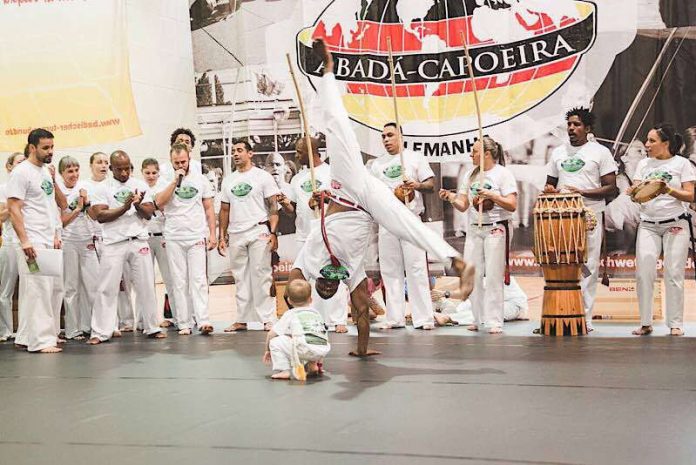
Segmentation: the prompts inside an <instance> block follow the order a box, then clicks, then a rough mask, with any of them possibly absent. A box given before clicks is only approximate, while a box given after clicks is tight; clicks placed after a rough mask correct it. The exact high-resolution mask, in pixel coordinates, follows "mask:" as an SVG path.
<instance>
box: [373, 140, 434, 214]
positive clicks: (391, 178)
mask: <svg viewBox="0 0 696 465" xmlns="http://www.w3.org/2000/svg"><path fill="white" fill-rule="evenodd" d="M404 167H405V170H406V177H407V178H408V179H412V180H414V181H418V182H423V181H425V180H426V179H430V178H432V177H435V173H433V170H432V168H430V165H429V164H428V162H427V161H426V159H425V157H424V156H423V155H421V154H420V153H416V152H414V151H413V150H409V149H405V150H404ZM370 171H371V173H372V175H373V176H375V177H376V178H377V179H379V180H380V181H382V182H383V183H384V184H386V185H387V186H389V188H390V189H391V190H392V191H394V189H396V188H397V187H398V186H399V185H401V184H402V183H403V178H402V176H401V157H400V156H399V155H390V154H388V153H386V154H384V155H382V156H381V157H379V158H375V159H374V160H373V161H372V166H371V167H370ZM410 209H411V211H412V212H414V213H415V214H416V215H420V214H421V213H423V210H425V207H424V205H423V196H422V195H421V193H420V192H418V191H416V193H415V198H414V201H413V202H411V205H410Z"/></svg>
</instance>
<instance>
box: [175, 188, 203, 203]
mask: <svg viewBox="0 0 696 465" xmlns="http://www.w3.org/2000/svg"><path fill="white" fill-rule="evenodd" d="M174 194H176V196H177V197H179V198H180V199H182V200H190V199H192V198H194V197H195V196H196V194H198V189H196V188H195V187H193V186H181V187H177V188H176V189H175V190H174Z"/></svg>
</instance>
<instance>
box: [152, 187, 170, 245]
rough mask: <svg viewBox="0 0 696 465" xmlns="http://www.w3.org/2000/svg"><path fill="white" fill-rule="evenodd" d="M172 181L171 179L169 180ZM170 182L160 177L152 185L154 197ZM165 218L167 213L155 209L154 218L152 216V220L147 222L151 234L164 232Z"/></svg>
mask: <svg viewBox="0 0 696 465" xmlns="http://www.w3.org/2000/svg"><path fill="white" fill-rule="evenodd" d="M169 182H171V181H169ZM169 182H167V181H165V180H163V179H162V177H161V176H160V178H159V179H158V180H157V182H156V183H155V185H154V186H153V187H151V188H150V189H152V198H153V199H154V198H155V195H157V194H158V193H160V192H162V190H163V189H165V188H166V187H167V185H168V184H169ZM164 220H165V214H164V212H163V211H162V210H159V209H158V210H155V212H154V213H153V215H152V218H150V221H149V222H148V223H147V231H148V232H149V233H150V234H163V233H164Z"/></svg>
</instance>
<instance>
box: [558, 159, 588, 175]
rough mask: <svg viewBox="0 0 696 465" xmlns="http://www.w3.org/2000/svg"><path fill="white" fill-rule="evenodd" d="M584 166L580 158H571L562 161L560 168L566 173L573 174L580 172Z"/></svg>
mask: <svg viewBox="0 0 696 465" xmlns="http://www.w3.org/2000/svg"><path fill="white" fill-rule="evenodd" d="M584 166H585V162H584V161H583V159H582V158H578V157H571V158H567V159H565V160H563V162H562V163H561V168H563V170H564V171H567V172H568V173H575V172H576V171H580V170H581V169H582V168H583V167H584Z"/></svg>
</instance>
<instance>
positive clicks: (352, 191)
mask: <svg viewBox="0 0 696 465" xmlns="http://www.w3.org/2000/svg"><path fill="white" fill-rule="evenodd" d="M314 49H315V52H316V53H317V54H318V55H320V56H321V57H322V59H323V63H324V76H323V78H322V79H321V82H320V84H319V89H318V93H319V99H320V101H321V103H322V105H323V108H324V121H325V123H326V128H327V133H326V148H327V151H328V153H330V154H331V190H330V192H329V193H328V196H323V197H324V199H325V200H327V204H324V202H323V201H322V202H320V203H321V204H322V205H321V207H322V208H321V210H322V215H321V222H320V225H319V227H316V228H314V229H312V231H311V232H310V234H309V236H308V237H307V242H306V243H305V246H304V247H303V248H302V250H301V251H300V252H299V254H298V256H297V259H296V261H295V264H294V266H293V269H292V270H291V272H290V277H289V281H290V282H292V281H293V280H295V279H306V280H309V281H314V282H315V289H316V291H317V293H318V295H319V296H320V297H321V298H322V299H328V298H330V297H331V296H333V295H334V294H335V293H336V290H337V289H338V284H339V282H340V281H344V282H345V283H346V284H347V285H348V289H349V290H350V293H351V294H350V296H351V300H352V302H353V308H354V311H355V312H356V314H357V315H356V322H357V326H358V345H357V349H356V350H355V351H353V352H351V355H354V356H358V357H364V356H368V355H374V354H377V353H378V352H376V351H374V350H369V349H368V348H367V345H368V341H369V338H370V317H369V297H370V296H369V293H368V291H367V277H366V275H365V270H364V268H363V262H364V258H365V251H366V249H367V240H368V235H369V232H370V227H371V225H372V221H375V222H377V223H378V224H379V225H380V226H382V227H384V228H387V229H388V230H389V231H390V232H392V233H393V234H394V235H396V236H397V237H398V238H399V239H402V240H406V241H409V242H411V243H412V244H414V245H416V246H418V247H420V248H422V249H424V250H425V251H427V253H428V255H429V257H431V258H432V259H434V260H439V261H442V262H445V263H448V264H450V265H451V266H452V267H453V268H454V269H455V270H456V272H457V273H458V274H459V277H460V280H461V290H462V294H463V295H464V296H465V298H466V297H468V296H469V294H470V293H471V290H472V287H473V277H474V267H473V266H471V265H467V264H466V263H464V261H463V260H462V259H461V258H460V257H459V253H458V252H457V251H456V250H455V249H453V248H452V247H451V246H450V245H449V244H447V243H446V242H445V241H444V239H443V238H442V237H441V236H440V235H439V234H437V233H436V232H435V231H433V230H431V229H429V228H428V227H427V226H426V225H424V224H423V223H422V222H421V221H420V219H419V218H417V217H416V216H415V215H413V214H412V213H411V212H410V211H409V210H408V208H407V207H406V206H405V205H404V204H403V203H401V202H400V201H399V200H398V199H397V198H396V196H394V194H393V193H392V191H391V190H390V189H389V188H388V187H387V186H386V185H385V184H384V183H382V182H381V181H380V180H378V179H377V178H375V177H374V176H372V175H371V174H370V173H369V172H368V170H367V168H365V166H364V165H363V160H362V155H361V153H360V146H359V145H358V141H357V138H356V137H355V133H353V130H352V129H351V127H350V120H349V118H348V113H347V112H346V110H345V108H344V106H343V102H342V101H341V95H340V94H339V91H338V88H337V86H336V78H335V76H334V74H333V70H334V63H333V59H332V57H331V53H330V52H329V51H328V50H327V49H326V46H325V44H324V42H323V41H321V40H318V41H316V42H314ZM327 197H328V198H327Z"/></svg>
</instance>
